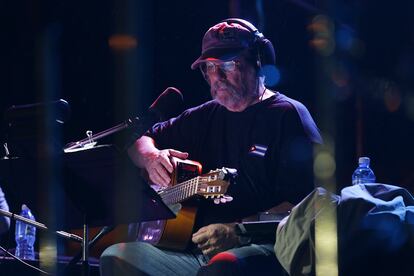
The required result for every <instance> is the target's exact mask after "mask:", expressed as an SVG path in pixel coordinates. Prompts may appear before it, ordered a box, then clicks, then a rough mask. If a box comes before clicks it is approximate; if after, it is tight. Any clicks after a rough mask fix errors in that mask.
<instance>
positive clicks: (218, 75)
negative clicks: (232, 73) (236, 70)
mask: <svg viewBox="0 0 414 276" xmlns="http://www.w3.org/2000/svg"><path fill="white" fill-rule="evenodd" d="M208 76H209V79H210V82H213V81H218V80H223V79H227V76H226V74H225V73H224V72H223V71H222V70H221V69H220V68H217V67H216V70H214V72H210V73H209V74H208Z"/></svg>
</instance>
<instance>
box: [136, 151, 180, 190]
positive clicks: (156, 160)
mask: <svg viewBox="0 0 414 276" xmlns="http://www.w3.org/2000/svg"><path fill="white" fill-rule="evenodd" d="M172 157H177V158H180V159H187V157H188V153H186V152H181V151H178V150H174V149H165V150H158V149H157V150H154V151H152V152H147V153H146V155H145V156H144V168H145V169H146V171H147V172H148V176H149V179H150V180H151V182H153V183H155V184H158V185H161V186H164V187H166V186H168V185H169V184H170V182H171V177H170V175H171V173H172V172H173V170H174V168H175V166H176V164H175V163H174V162H173V160H172Z"/></svg>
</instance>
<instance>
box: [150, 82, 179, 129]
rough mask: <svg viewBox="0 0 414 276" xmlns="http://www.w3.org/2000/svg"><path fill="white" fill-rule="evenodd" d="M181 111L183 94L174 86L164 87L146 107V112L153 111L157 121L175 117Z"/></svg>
mask: <svg viewBox="0 0 414 276" xmlns="http://www.w3.org/2000/svg"><path fill="white" fill-rule="evenodd" d="M183 111H184V100H183V94H181V92H180V90H178V89H177V88H175V87H168V88H167V89H165V90H164V92H162V93H161V95H159V96H158V98H157V99H156V100H155V101H154V102H153V103H152V104H151V106H150V107H149V108H148V112H149V113H155V114H156V116H157V117H158V118H159V121H166V120H168V119H170V118H172V117H176V116H178V115H180V114H181V112H183ZM154 123H156V122H154Z"/></svg>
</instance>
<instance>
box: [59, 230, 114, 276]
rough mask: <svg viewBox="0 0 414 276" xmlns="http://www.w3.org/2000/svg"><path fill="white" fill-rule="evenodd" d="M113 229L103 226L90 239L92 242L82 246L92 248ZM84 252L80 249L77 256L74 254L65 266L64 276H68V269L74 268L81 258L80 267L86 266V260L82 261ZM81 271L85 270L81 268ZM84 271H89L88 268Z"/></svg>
mask: <svg viewBox="0 0 414 276" xmlns="http://www.w3.org/2000/svg"><path fill="white" fill-rule="evenodd" d="M114 229H115V226H104V227H103V228H102V229H101V230H100V231H99V233H98V234H96V235H95V236H94V237H93V238H92V240H91V241H90V242H89V244H88V245H84V246H85V247H89V248H90V247H93V246H94V245H95V243H97V242H98V241H99V240H100V239H101V238H102V237H103V236H105V235H106V234H108V233H109V232H111V231H112V230H114ZM85 257H86V256H85V252H84V249H83V248H82V250H81V251H79V253H78V254H76V256H74V257H73V258H72V259H71V260H70V262H69V263H68V264H67V265H66V267H65V273H64V275H70V268H71V267H72V266H74V265H76V264H77V263H78V262H79V261H80V260H81V258H82V265H83V266H85V265H87V263H86V261H87V260H84V259H85ZM83 269H85V268H83ZM86 269H88V270H89V267H88V268H86Z"/></svg>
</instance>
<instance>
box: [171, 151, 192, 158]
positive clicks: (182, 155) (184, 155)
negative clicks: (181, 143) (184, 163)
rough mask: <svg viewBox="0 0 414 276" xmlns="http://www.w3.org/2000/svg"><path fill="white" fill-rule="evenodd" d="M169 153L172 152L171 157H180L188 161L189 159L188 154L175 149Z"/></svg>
mask: <svg viewBox="0 0 414 276" xmlns="http://www.w3.org/2000/svg"><path fill="white" fill-rule="evenodd" d="M168 151H169V152H170V155H171V156H174V157H178V158H181V159H187V157H188V152H182V151H178V150H175V149H169V150H168Z"/></svg>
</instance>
